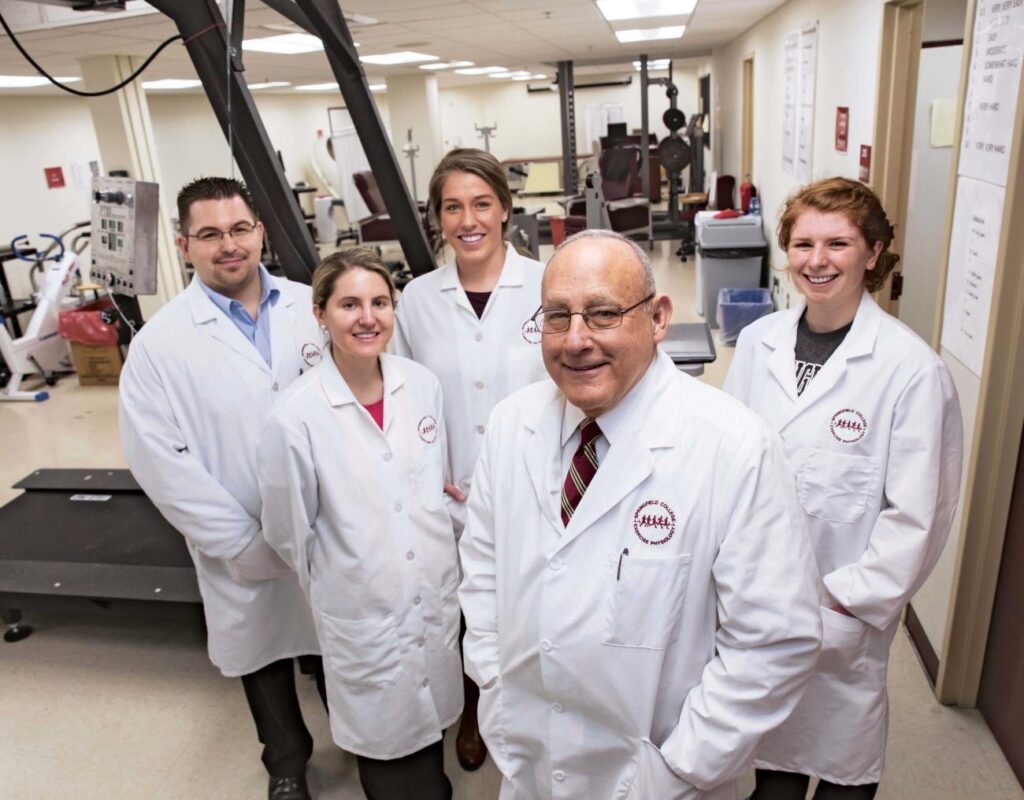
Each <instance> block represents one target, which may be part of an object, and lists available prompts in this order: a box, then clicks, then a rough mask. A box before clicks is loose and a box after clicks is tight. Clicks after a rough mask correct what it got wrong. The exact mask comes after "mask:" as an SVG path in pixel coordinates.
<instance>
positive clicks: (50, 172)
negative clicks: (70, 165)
mask: <svg viewBox="0 0 1024 800" xmlns="http://www.w3.org/2000/svg"><path fill="white" fill-rule="evenodd" d="M43 175H45V176H46V188H47V189H63V188H64V170H63V169H61V168H60V167H43Z"/></svg>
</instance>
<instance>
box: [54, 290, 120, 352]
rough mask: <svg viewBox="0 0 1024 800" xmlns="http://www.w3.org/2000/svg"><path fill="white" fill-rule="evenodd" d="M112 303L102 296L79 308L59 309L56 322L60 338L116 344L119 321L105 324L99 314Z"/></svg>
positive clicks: (84, 342)
mask: <svg viewBox="0 0 1024 800" xmlns="http://www.w3.org/2000/svg"><path fill="white" fill-rule="evenodd" d="M113 305H114V304H113V303H111V302H110V299H109V298H106V297H104V298H103V299H101V300H96V301H95V302H93V303H89V304H88V305H85V306H81V307H80V308H72V309H68V310H67V311H61V312H60V321H59V323H58V326H59V330H60V335H61V338H63V339H67V340H69V341H72V342H78V343H80V344H91V345H115V344H117V328H118V325H120V324H121V323H120V322H117V323H115V324H113V325H107V324H106V323H105V322H104V321H103V319H102V316H101V315H102V314H103V311H104V309H107V308H112V307H113Z"/></svg>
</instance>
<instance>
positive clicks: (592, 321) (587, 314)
mask: <svg viewBox="0 0 1024 800" xmlns="http://www.w3.org/2000/svg"><path fill="white" fill-rule="evenodd" d="M653 299H654V293H653V292H652V293H651V294H649V295H647V297H645V298H644V299H643V300H641V301H640V302H638V303H633V305H631V306H630V307H629V308H620V307H619V306H611V305H594V306H587V307H586V308H584V309H583V310H582V311H569V310H568V309H564V308H552V309H548V310H545V309H543V308H538V309H537V313H535V314H534V315H533V316H532V317H531V319H532V320H533V322H534V323H535V324H536V326H537V327H538V328H539V329H540V332H541V333H565V332H566V331H567V330H569V326H570V325H571V324H572V318H573V317H575V316H580V317H583V321H584V322H585V323H586V325H587V327H588V328H590V330H592V331H606V330H610V329H611V328H618V327H619V326H620V325H621V324H622V317H623V315H625V314H628V313H629V312H630V311H632V310H633V309H635V308H639V307H640V306H642V305H643V304H644V303H646V302H649V301H650V300H653Z"/></svg>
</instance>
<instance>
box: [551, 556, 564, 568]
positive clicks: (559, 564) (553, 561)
mask: <svg viewBox="0 0 1024 800" xmlns="http://www.w3.org/2000/svg"><path fill="white" fill-rule="evenodd" d="M548 566H549V567H550V568H551V569H555V570H558V569H561V568H562V567H563V566H564V564H563V562H562V561H561V560H559V559H557V558H553V559H551V560H550V561H549V562H548Z"/></svg>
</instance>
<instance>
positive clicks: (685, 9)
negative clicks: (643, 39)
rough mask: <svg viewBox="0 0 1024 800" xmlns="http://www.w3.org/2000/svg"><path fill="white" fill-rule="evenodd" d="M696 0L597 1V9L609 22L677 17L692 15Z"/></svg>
mask: <svg viewBox="0 0 1024 800" xmlns="http://www.w3.org/2000/svg"><path fill="white" fill-rule="evenodd" d="M696 5H697V0H597V7H598V9H600V11H601V13H602V14H603V15H604V18H605V19H606V20H608V21H609V22H614V21H616V20H622V19H646V18H648V17H678V16H683V15H686V14H692V13H693V9H694V8H695V7H696Z"/></svg>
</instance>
